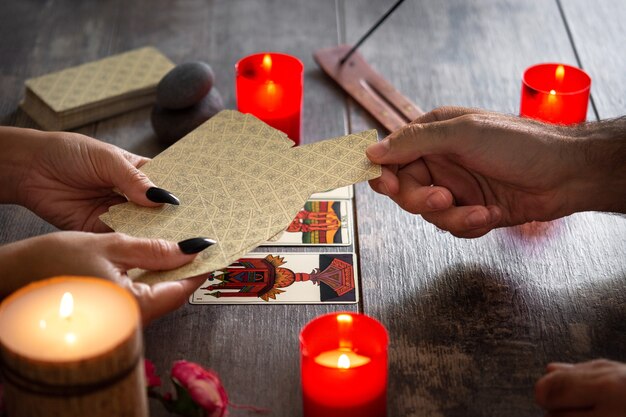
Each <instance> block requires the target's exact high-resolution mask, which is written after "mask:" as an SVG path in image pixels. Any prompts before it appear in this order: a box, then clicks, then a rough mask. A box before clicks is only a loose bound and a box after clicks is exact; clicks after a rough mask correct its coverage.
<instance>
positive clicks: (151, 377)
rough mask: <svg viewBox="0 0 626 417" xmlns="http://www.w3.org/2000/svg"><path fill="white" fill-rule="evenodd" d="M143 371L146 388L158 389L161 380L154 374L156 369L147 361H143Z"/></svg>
mask: <svg viewBox="0 0 626 417" xmlns="http://www.w3.org/2000/svg"><path fill="white" fill-rule="evenodd" d="M143 365H144V369H145V372H146V386H147V387H148V388H153V387H160V386H161V378H159V376H158V375H157V374H156V367H155V366H154V364H153V363H152V361H150V360H149V359H144V361H143Z"/></svg>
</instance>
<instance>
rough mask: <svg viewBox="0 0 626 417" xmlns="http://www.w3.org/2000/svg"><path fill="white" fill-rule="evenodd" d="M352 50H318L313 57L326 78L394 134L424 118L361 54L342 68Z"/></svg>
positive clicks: (347, 47) (352, 56)
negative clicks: (329, 78) (408, 124)
mask: <svg viewBox="0 0 626 417" xmlns="http://www.w3.org/2000/svg"><path fill="white" fill-rule="evenodd" d="M349 50H350V45H339V46H336V47H332V48H325V49H318V50H317V51H315V53H314V54H313V57H314V58H315V62H317V64H318V65H319V66H320V67H321V68H322V69H323V70H324V72H326V74H328V75H329V76H330V77H331V78H332V79H333V80H335V81H336V82H337V83H338V84H339V85H340V86H341V87H342V88H343V89H344V90H345V91H346V92H347V93H348V94H350V96H351V97H352V98H354V99H355V100H356V101H357V102H358V103H359V104H360V105H361V106H363V107H364V108H365V109H366V110H367V111H368V112H369V113H370V114H371V115H372V116H373V117H374V118H375V119H376V120H378V121H379V122H380V123H381V124H382V125H383V126H385V128H387V130H389V131H390V132H393V131H395V130H397V129H399V128H401V127H402V126H404V125H406V124H407V123H409V122H411V121H412V120H414V119H416V118H417V117H418V116H420V115H422V114H424V112H423V111H422V110H421V109H420V108H419V107H417V106H416V105H415V104H414V103H413V102H412V101H411V100H409V99H408V98H406V97H405V96H404V95H402V94H401V93H400V92H399V91H398V90H396V89H395V88H394V86H393V85H391V84H390V83H389V82H388V81H387V80H385V79H384V78H383V76H382V75H380V74H379V73H377V72H376V71H374V69H373V68H372V67H370V66H369V64H368V63H367V62H366V61H365V59H364V58H363V56H361V54H359V53H358V52H354V53H353V54H352V55H351V56H350V58H349V59H348V60H347V61H346V62H344V63H343V65H342V64H340V60H341V58H343V57H344V56H345V55H346V54H347V53H348V51H349Z"/></svg>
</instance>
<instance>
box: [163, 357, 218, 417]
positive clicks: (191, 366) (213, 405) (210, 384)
mask: <svg viewBox="0 0 626 417" xmlns="http://www.w3.org/2000/svg"><path fill="white" fill-rule="evenodd" d="M172 378H173V379H175V380H176V381H177V382H178V383H179V384H180V385H181V386H182V387H183V388H185V389H186V390H187V392H188V393H189V396H190V397H191V399H192V400H193V401H194V402H195V403H196V404H198V405H199V406H200V407H202V408H203V409H204V410H206V412H207V414H206V415H207V417H226V416H227V415H228V410H227V407H228V395H227V394H226V390H225V389H224V387H223V386H222V382H221V381H220V379H219V378H218V376H217V374H216V373H215V372H213V371H211V370H207V369H204V368H202V367H201V366H200V365H198V364H197V363H193V362H187V361H182V360H181V361H176V362H174V365H173V366H172Z"/></svg>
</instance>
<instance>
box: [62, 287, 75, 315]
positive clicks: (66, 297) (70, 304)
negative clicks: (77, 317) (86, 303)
mask: <svg viewBox="0 0 626 417" xmlns="http://www.w3.org/2000/svg"><path fill="white" fill-rule="evenodd" d="M73 312H74V297H72V293H71V292H66V293H63V297H61V304H60V306H59V316H61V318H62V319H66V320H69V318H70V316H71V315H72V313H73Z"/></svg>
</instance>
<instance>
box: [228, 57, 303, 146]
mask: <svg viewBox="0 0 626 417" xmlns="http://www.w3.org/2000/svg"><path fill="white" fill-rule="evenodd" d="M303 69H304V65H303V64H302V62H301V61H300V60H299V59H298V58H296V57H293V56H290V55H286V54H278V53H273V52H272V53H269V52H267V53H258V54H254V55H250V56H247V57H245V58H242V59H241V60H240V61H239V62H237V65H236V66H235V72H236V82H237V108H238V110H239V111H240V112H242V113H250V114H252V115H254V116H256V117H258V118H259V119H261V120H263V121H264V122H265V123H267V124H268V125H270V126H272V127H274V128H276V129H278V130H281V131H282V132H284V133H286V134H287V136H289V138H290V139H291V140H293V141H294V142H295V143H296V145H298V144H300V115H301V113H302V85H303V78H302V71H303Z"/></svg>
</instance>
